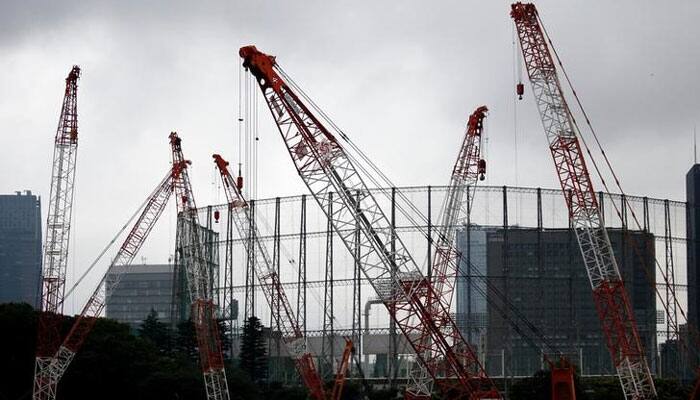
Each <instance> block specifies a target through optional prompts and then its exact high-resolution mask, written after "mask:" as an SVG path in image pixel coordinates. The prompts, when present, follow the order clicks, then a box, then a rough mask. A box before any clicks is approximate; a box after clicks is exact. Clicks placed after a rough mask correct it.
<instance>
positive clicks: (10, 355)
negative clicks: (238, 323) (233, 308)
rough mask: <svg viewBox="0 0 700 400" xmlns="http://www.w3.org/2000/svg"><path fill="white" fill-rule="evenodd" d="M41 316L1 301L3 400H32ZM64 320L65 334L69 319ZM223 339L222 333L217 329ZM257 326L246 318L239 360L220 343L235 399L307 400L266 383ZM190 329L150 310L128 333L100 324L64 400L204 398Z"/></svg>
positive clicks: (65, 386) (74, 367) (62, 393)
mask: <svg viewBox="0 0 700 400" xmlns="http://www.w3.org/2000/svg"><path fill="white" fill-rule="evenodd" d="M37 317H38V313H37V312H36V311H34V310H33V309H32V307H31V306H29V305H28V304H0V327H2V329H0V400H15V399H17V400H20V399H21V400H29V399H31V389H32V379H33V376H34V353H35V350H36V328H37ZM74 320H75V319H74V318H73V317H65V319H64V321H63V326H62V330H63V334H64V335H65V334H67V332H68V330H69V329H70V327H71V326H72V324H73V322H74ZM220 329H221V334H222V337H223V335H224V333H226V332H225V329H224V326H223V324H220ZM263 336H264V335H263V328H262V324H261V323H260V321H259V320H258V319H257V318H253V319H252V320H251V321H248V322H247V323H246V325H245V328H244V334H243V337H242V339H241V340H242V345H241V353H240V357H239V358H238V359H235V360H234V359H232V358H231V357H230V355H231V351H230V343H229V342H228V341H222V344H223V346H224V352H225V354H226V355H228V357H227V359H226V370H227V371H226V373H227V377H228V384H229V388H230V391H231V394H232V396H233V398H235V399H246V400H247V399H250V400H262V399H266V398H270V399H272V398H275V399H290V400H292V399H299V400H301V399H304V398H305V397H306V394H305V391H304V390H303V389H302V388H300V387H296V388H291V389H285V390H281V388H280V387H279V386H275V385H269V384H261V383H266V377H267V356H266V354H265V339H264V337H263ZM198 357H199V355H198V352H197V340H196V336H195V331H194V325H193V324H192V323H191V321H187V322H183V323H180V324H178V325H177V326H176V327H175V328H174V329H171V327H170V326H169V325H168V324H165V323H163V322H161V321H159V320H158V317H157V315H156V313H154V312H152V313H151V314H150V315H149V316H148V317H147V318H146V319H145V320H144V322H143V324H142V325H141V326H140V327H139V328H138V330H137V331H136V332H133V331H132V330H131V328H130V327H129V326H128V325H126V324H122V323H118V322H116V321H113V320H109V319H103V318H101V319H99V320H98V321H97V323H96V324H95V327H94V329H93V331H92V333H91V334H90V336H89V337H88V339H87V340H86V342H85V344H84V346H83V348H82V349H81V351H80V352H79V353H78V355H77V356H76V358H75V360H74V361H73V363H72V364H71V366H70V368H69V369H68V371H67V372H66V375H65V376H64V378H63V380H62V381H61V384H60V385H59V388H58V397H59V398H63V399H69V398H70V399H75V400H80V399H95V398H99V399H101V400H111V399H115V400H116V399H120V400H124V399H127V400H140V399H144V400H145V399H149V400H159V399H169V400H170V399H194V400H196V399H205V398H206V396H205V393H204V385H203V383H202V376H201V371H200V368H199V359H198Z"/></svg>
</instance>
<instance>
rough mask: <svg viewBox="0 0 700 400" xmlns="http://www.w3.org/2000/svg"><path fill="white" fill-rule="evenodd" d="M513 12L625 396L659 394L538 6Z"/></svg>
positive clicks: (518, 7)
mask: <svg viewBox="0 0 700 400" xmlns="http://www.w3.org/2000/svg"><path fill="white" fill-rule="evenodd" d="M511 17H512V18H513V20H514V21H515V27H516V29H517V32H518V37H519V39H520V48H521V51H522V54H523V58H524V61H525V67H526V69H527V73H528V77H529V79H530V83H531V85H532V91H533V93H534V97H535V102H536V103H537V108H538V110H539V113H540V118H541V120H542V124H543V126H544V131H545V134H546V136H547V141H548V142H549V149H550V152H551V154H552V158H553V159H554V166H555V168H556V171H557V174H558V176H559V181H560V183H561V188H562V192H563V193H564V196H565V199H566V204H567V206H568V208H569V218H570V220H571V223H572V226H573V228H574V231H575V232H576V238H577V240H578V243H579V247H580V249H581V254H582V255H583V261H584V264H585V266H586V271H587V272H588V277H589V279H590V283H591V287H592V289H593V298H594V301H595V304H596V309H597V311H598V316H599V317H600V321H601V324H602V328H603V333H604V335H605V337H606V344H607V347H608V350H609V351H610V355H611V357H612V361H613V365H614V366H615V368H616V370H617V374H618V376H619V379H620V383H621V385H622V390H623V393H624V395H625V398H626V399H652V398H655V397H656V389H655V387H654V381H653V379H652V375H651V371H650V370H649V366H648V364H647V361H646V358H645V355H644V350H643V348H642V344H641V341H640V339H639V333H638V331H637V325H636V322H635V318H634V313H633V310H632V307H631V305H630V302H629V298H628V295H627V292H626V290H625V286H624V281H623V279H622V277H621V275H620V271H619V268H618V266H617V262H616V260H615V256H614V254H613V249H612V245H611V244H610V238H609V237H608V233H607V231H606V229H605V226H604V224H603V219H602V216H601V211H600V207H599V204H598V201H597V197H596V193H595V191H594V189H593V183H592V181H591V178H590V175H589V173H588V168H587V167H586V162H585V159H584V153H583V151H582V149H581V145H580V143H579V135H580V133H579V131H578V128H577V126H576V124H575V123H574V119H573V116H572V114H571V110H570V109H569V106H568V105H567V102H566V99H565V97H564V92H563V90H562V86H561V83H560V81H559V77H558V76H557V70H556V65H555V63H554V59H553V57H552V54H551V53H550V50H549V48H548V46H547V40H546V38H545V35H544V32H543V28H542V27H541V23H540V20H539V17H538V13H537V9H536V8H535V6H534V5H533V4H524V3H515V4H513V5H512V6H511Z"/></svg>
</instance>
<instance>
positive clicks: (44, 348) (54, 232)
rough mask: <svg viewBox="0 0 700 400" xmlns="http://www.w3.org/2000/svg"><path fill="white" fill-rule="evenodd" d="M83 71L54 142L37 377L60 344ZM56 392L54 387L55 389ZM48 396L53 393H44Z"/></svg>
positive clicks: (70, 80) (70, 85)
mask: <svg viewBox="0 0 700 400" xmlns="http://www.w3.org/2000/svg"><path fill="white" fill-rule="evenodd" d="M79 78H80V68H79V67H78V66H77V65H76V66H73V68H72V69H71V71H70V73H69V74H68V77H67V78H66V88H65V93H64V97H63V105H62V107H61V116H60V118H59V121H58V130H57V131H56V139H55V142H54V153H53V168H52V170H51V196H50V197H49V213H48V217H47V219H46V241H45V243H44V259H43V263H42V271H41V310H42V311H43V312H42V314H41V315H40V317H39V327H38V335H39V336H38V341H37V344H38V346H37V354H36V364H35V369H36V371H35V375H40V374H41V372H42V371H43V370H44V369H45V368H46V367H48V365H49V363H50V362H51V359H52V357H53V355H54V352H55V351H56V349H57V347H58V344H59V343H60V339H61V337H60V332H59V326H60V325H59V323H60V318H59V314H61V312H62V311H63V295H64V291H65V282H66V266H67V265H68V243H69V239H70V223H71V211H72V208H73V182H74V180H75V161H76V155H77V150H78V106H77V103H78V79H79ZM53 390H55V387H54V389H53ZM45 394H46V395H47V396H49V395H50V393H48V392H47V393H45Z"/></svg>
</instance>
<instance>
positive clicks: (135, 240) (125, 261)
mask: <svg viewBox="0 0 700 400" xmlns="http://www.w3.org/2000/svg"><path fill="white" fill-rule="evenodd" d="M173 179H174V176H173V172H168V174H167V175H166V176H165V178H163V180H162V181H161V182H160V184H159V185H158V186H157V187H156V190H155V191H154V192H153V193H152V194H151V195H150V196H149V199H148V201H147V202H146V206H145V207H144V209H143V211H142V212H141V215H140V216H139V218H138V219H137V220H136V222H135V223H134V226H133V228H132V229H131V231H130V232H129V234H128V235H127V237H126V239H125V240H124V243H123V244H122V246H121V247H120V248H119V251H118V252H117V255H116V256H115V257H114V260H113V261H112V263H111V265H110V267H109V269H108V270H107V272H106V273H105V275H104V276H103V277H102V279H101V280H100V282H99V283H98V285H97V287H96V288H95V291H94V292H93V294H92V296H90V298H89V299H88V301H87V303H86V304H85V306H84V307H83V309H82V311H81V313H80V315H79V316H78V318H77V319H76V320H75V322H74V323H73V326H72V327H71V330H70V331H69V333H68V335H67V336H66V337H65V338H64V339H63V343H62V344H61V346H59V348H58V350H57V351H56V353H55V354H54V356H53V358H52V359H51V361H50V363H49V364H48V366H47V368H44V369H43V371H41V373H40V374H38V375H37V376H35V377H34V396H33V398H34V399H40V398H55V393H56V387H57V385H58V383H59V381H60V380H61V378H62V377H63V375H64V373H65V372H66V369H68V366H69V365H70V363H71V361H72V360H73V358H74V357H75V354H76V353H77V352H78V351H79V350H80V347H81V346H82V344H83V343H84V341H85V339H86V338H87V336H88V335H89V334H90V331H91V330H92V328H93V326H94V325H95V322H96V321H97V317H99V316H100V314H101V313H102V310H104V308H105V305H106V303H107V300H108V299H109V296H110V295H111V293H112V288H114V287H116V286H117V285H118V284H119V282H120V281H121V279H122V277H123V276H124V274H125V273H126V272H127V271H128V270H129V267H130V266H131V263H132V262H133V260H134V257H135V256H136V254H137V253H138V251H139V250H140V249H141V246H142V245H143V243H144V242H145V240H146V238H147V237H148V234H149V233H150V232H151V230H152V229H153V226H155V223H156V221H157V220H158V218H159V217H160V216H161V214H162V213H163V210H165V206H166V205H167V203H168V199H169V198H170V194H171V193H172V181H173ZM108 274H109V276H110V279H109V280H108V279H107V277H108Z"/></svg>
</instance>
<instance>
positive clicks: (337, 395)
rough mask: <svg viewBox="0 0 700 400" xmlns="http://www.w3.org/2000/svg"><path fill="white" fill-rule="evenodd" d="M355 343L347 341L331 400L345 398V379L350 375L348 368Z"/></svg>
mask: <svg viewBox="0 0 700 400" xmlns="http://www.w3.org/2000/svg"><path fill="white" fill-rule="evenodd" d="M352 349H353V343H352V340H350V339H345V348H344V349H343V355H342V356H341V357H340V364H339V365H338V372H336V374H335V383H334V384H333V393H332V394H331V400H340V399H341V397H342V396H343V387H344V386H345V377H346V375H347V374H348V366H349V364H350V353H352Z"/></svg>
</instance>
